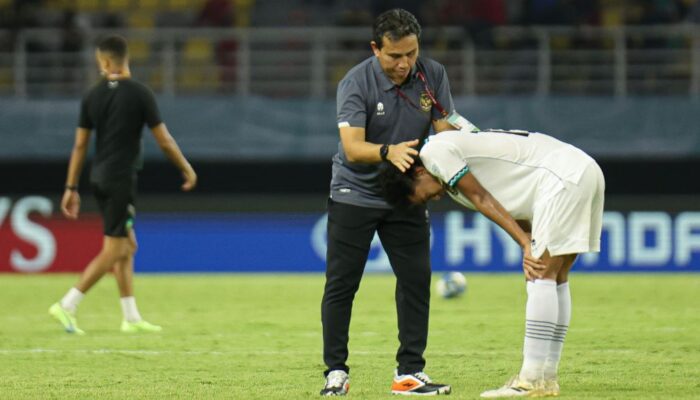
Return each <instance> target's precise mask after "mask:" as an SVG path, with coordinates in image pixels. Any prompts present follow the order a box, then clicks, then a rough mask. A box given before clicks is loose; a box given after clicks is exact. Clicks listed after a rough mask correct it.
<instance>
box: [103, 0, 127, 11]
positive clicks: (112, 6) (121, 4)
mask: <svg viewBox="0 0 700 400" xmlns="http://www.w3.org/2000/svg"><path fill="white" fill-rule="evenodd" d="M130 8H131V1H130V0H107V10H108V11H126V10H129V9H130Z"/></svg>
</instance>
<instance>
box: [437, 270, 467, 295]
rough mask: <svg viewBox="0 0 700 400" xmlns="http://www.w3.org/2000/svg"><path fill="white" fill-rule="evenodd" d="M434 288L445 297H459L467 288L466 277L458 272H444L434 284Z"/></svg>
mask: <svg viewBox="0 0 700 400" xmlns="http://www.w3.org/2000/svg"><path fill="white" fill-rule="evenodd" d="M435 289H437V292H438V294H439V295H440V296H441V297H443V298H445V299H452V298H455V297H459V296H461V295H462V294H463V293H464V292H466V290H467V278H465V277H464V275H462V274H461V273H460V272H454V271H453V272H446V273H445V274H444V275H443V276H442V277H441V278H440V279H439V280H438V281H437V283H436V284H435Z"/></svg>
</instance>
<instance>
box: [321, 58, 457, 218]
mask: <svg viewBox="0 0 700 400" xmlns="http://www.w3.org/2000/svg"><path fill="white" fill-rule="evenodd" d="M419 72H422V73H423V75H424V76H425V78H426V79H425V80H426V82H427V86H428V88H429V89H430V91H431V92H432V94H433V96H434V97H435V99H436V100H437V101H438V102H439V103H440V104H441V105H442V107H443V108H444V109H445V111H447V112H448V113H449V112H451V111H453V110H454V104H453V102H452V95H451V94H450V84H449V81H448V79H447V73H446V72H445V67H443V66H442V65H441V64H439V63H438V62H436V61H433V60H430V59H427V58H418V61H417V62H416V66H415V68H414V69H413V71H412V73H411V75H410V76H409V79H407V80H406V82H405V83H404V84H403V85H401V86H397V85H395V84H394V83H393V82H392V81H391V80H390V79H389V78H388V77H387V76H386V74H385V73H384V71H383V70H382V67H381V65H380V64H379V60H378V59H377V58H376V57H374V56H372V57H370V58H368V59H366V60H365V61H363V62H361V63H360V64H358V65H356V66H355V67H353V68H352V69H351V70H350V71H349V72H348V73H347V75H345V77H344V78H343V79H342V80H341V81H340V83H339V84H338V92H337V110H338V127H347V126H350V127H360V128H365V140H366V141H367V142H370V143H376V144H396V143H400V142H405V141H409V140H413V139H420V140H421V143H422V141H423V140H422V139H423V138H425V137H427V135H428V133H429V132H430V128H431V122H432V120H433V119H436V120H437V119H441V118H443V116H442V115H441V114H440V112H439V111H438V110H437V109H436V107H434V106H433V105H432V101H431V100H430V97H429V96H428V95H427V93H426V84H425V83H424V82H423V81H422V80H421V79H420V78H419V76H418V73H419ZM399 91H400V92H401V93H403V95H404V96H405V97H404V96H402V95H401V94H400V93H399ZM378 168H379V164H363V163H351V162H349V161H348V160H347V158H346V157H345V152H344V151H343V144H342V142H341V143H339V144H338V153H337V154H336V155H335V156H334V157H333V177H332V179H331V198H332V199H333V200H334V201H337V202H340V203H347V204H353V205H357V206H362V207H375V208H391V206H389V204H387V202H386V201H385V200H384V199H383V198H382V195H381V191H380V187H379V181H378V175H379V171H378Z"/></svg>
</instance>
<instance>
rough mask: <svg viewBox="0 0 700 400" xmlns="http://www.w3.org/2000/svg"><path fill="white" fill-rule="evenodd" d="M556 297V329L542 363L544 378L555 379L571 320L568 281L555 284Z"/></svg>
mask: <svg viewBox="0 0 700 400" xmlns="http://www.w3.org/2000/svg"><path fill="white" fill-rule="evenodd" d="M557 299H558V302H559V314H558V316H557V329H556V330H555V331H554V338H553V340H552V342H551V343H550V345H549V355H548V356H547V361H546V362H545V363H544V379H548V380H551V379H555V380H556V379H557V370H558V369H559V360H560V359H561V350H562V348H563V347H564V339H565V338H566V331H567V330H568V329H569V321H571V292H570V291H569V282H564V283H562V284H561V285H559V286H557Z"/></svg>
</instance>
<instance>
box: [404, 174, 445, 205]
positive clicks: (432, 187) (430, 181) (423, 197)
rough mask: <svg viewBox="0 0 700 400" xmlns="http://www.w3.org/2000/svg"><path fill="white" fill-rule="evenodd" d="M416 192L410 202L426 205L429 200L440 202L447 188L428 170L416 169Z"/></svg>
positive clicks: (414, 191)
mask: <svg viewBox="0 0 700 400" xmlns="http://www.w3.org/2000/svg"><path fill="white" fill-rule="evenodd" d="M413 188H414V190H413V194H412V195H411V196H410V197H409V200H410V201H411V203H413V204H425V203H427V202H428V201H429V200H440V197H441V196H442V195H443V194H445V187H444V186H443V185H442V183H441V182H440V181H439V180H437V178H435V177H434V176H432V175H430V173H429V172H428V170H427V169H425V168H423V167H416V172H415V177H414V187H413Z"/></svg>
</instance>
